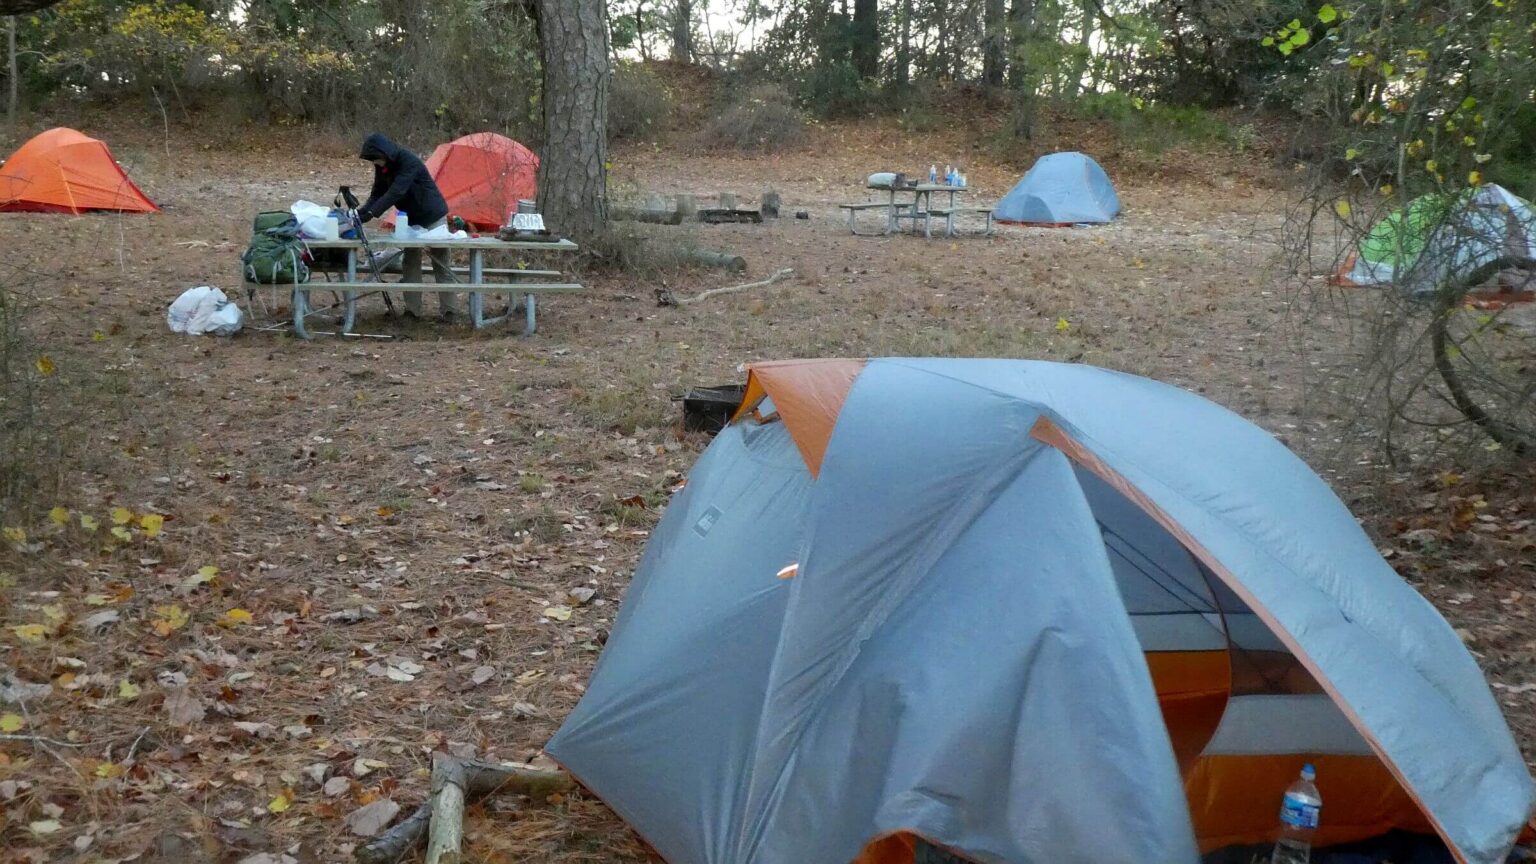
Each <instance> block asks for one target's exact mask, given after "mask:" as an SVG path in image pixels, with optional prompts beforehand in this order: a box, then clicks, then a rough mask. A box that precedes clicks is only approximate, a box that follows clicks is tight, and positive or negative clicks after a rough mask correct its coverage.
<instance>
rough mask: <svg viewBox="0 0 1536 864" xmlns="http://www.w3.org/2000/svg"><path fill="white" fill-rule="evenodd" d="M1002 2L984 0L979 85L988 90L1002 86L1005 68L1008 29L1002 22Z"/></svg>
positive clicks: (1003, 9)
mask: <svg viewBox="0 0 1536 864" xmlns="http://www.w3.org/2000/svg"><path fill="white" fill-rule="evenodd" d="M1005 11H1006V9H1005V5H1004V0H986V7H985V11H984V14H983V16H982V33H983V36H982V39H983V42H984V44H983V45H982V54H981V83H982V84H984V85H986V86H987V87H990V88H994V89H995V88H998V87H1002V86H1003V71H1004V70H1005V69H1006V68H1007V63H1008V60H1007V54H1008V27H1007V24H1006V22H1005V21H1004V17H1003V16H1004V13H1005Z"/></svg>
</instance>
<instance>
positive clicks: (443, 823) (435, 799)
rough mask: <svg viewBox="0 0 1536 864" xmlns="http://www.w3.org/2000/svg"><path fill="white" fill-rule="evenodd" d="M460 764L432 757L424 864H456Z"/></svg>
mask: <svg viewBox="0 0 1536 864" xmlns="http://www.w3.org/2000/svg"><path fill="white" fill-rule="evenodd" d="M464 783H465V781H464V763H463V762H460V761H459V760H458V759H455V758H454V757H453V756H450V755H448V754H447V753H436V754H433V757H432V824H431V826H430V828H429V831H428V835H427V858H426V864H459V854H460V851H461V849H462V847H463V845H464V797H465V795H464V791H465V790H464Z"/></svg>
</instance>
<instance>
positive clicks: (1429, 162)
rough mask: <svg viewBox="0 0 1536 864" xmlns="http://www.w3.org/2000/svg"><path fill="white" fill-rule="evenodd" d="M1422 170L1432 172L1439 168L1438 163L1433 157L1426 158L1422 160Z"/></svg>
mask: <svg viewBox="0 0 1536 864" xmlns="http://www.w3.org/2000/svg"><path fill="white" fill-rule="evenodd" d="M1424 170H1425V171H1428V172H1430V173H1431V174H1433V173H1434V172H1436V171H1439V170H1440V163H1439V162H1436V161H1435V160H1433V159H1426V160H1425V161H1424Z"/></svg>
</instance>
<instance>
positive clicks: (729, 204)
mask: <svg viewBox="0 0 1536 864" xmlns="http://www.w3.org/2000/svg"><path fill="white" fill-rule="evenodd" d="M720 209H721V210H735V209H736V193H735V192H721V193H720Z"/></svg>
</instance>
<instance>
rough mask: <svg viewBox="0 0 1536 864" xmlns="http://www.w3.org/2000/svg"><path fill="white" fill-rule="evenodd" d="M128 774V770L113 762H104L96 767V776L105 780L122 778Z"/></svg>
mask: <svg viewBox="0 0 1536 864" xmlns="http://www.w3.org/2000/svg"><path fill="white" fill-rule="evenodd" d="M126 773H127V770H126V769H125V768H123V766H121V765H116V764H114V763H111V762H103V763H101V764H100V765H97V766H96V776H97V777H100V778H102V779H103V780H112V779H115V778H118V777H121V776H123V775H124V774H126Z"/></svg>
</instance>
